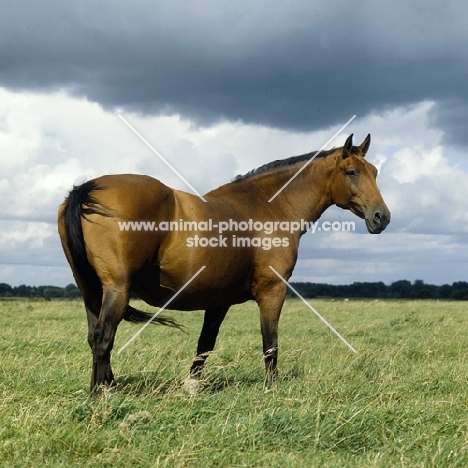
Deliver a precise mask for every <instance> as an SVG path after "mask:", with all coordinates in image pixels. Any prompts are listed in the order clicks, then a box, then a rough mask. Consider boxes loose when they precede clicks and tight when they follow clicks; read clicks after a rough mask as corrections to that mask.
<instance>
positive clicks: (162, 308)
mask: <svg viewBox="0 0 468 468" xmlns="http://www.w3.org/2000/svg"><path fill="white" fill-rule="evenodd" d="M205 268H206V265H203V266H202V267H201V268H200V269H199V270H198V271H197V272H196V273H195V274H194V275H193V276H192V277H191V278H190V279H189V280H188V281H187V282H186V283H185V284H184V285H183V286H182V287H181V288H180V289H179V290H178V291H177V292H176V293H175V294H174V295H173V296H172V297H171V298H170V299H169V300H168V301H167V302H166V303H165V304H164V305H163V306H162V307H161V308H160V309H159V310H158V311H157V312H156V313H155V314H154V315H153V316H152V317H151V318H150V319H149V320H148V321H147V322H146V323H145V324H144V325H143V326H142V327H141V328H140V329H139V330H138V331H137V332H136V333H135V334H134V335H133V336H132V337H131V338H130V339H129V340H128V341H127V342H126V343H125V344H124V345H123V346H122V347H121V348H120V349H119V350H118V351H117V354H120V353H121V352H122V351H123V350H124V349H125V348H126V347H127V346H128V345H129V344H130V343H131V342H132V341H133V340H134V339H135V338H136V337H137V336H138V335H139V334H140V333H141V332H142V331H143V330H144V329H145V328H146V327H147V326H148V325H149V324H150V323H151V322H152V321H153V320H154V319H155V318H156V317H157V316H158V315H159V314H160V313H161V312H162V311H163V310H164V309H165V308H166V307H167V306H168V305H169V304H170V303H171V302H172V301H173V300H174V299H175V298H176V297H177V296H178V295H179V294H180V293H181V292H182V291H183V290H184V289H185V288H186V287H187V286H188V285H189V284H190V283H191V282H192V281H193V280H194V279H195V278H196V277H197V276H198V275H199V274H200V273H201V272H202V271H203V270H204V269H205Z"/></svg>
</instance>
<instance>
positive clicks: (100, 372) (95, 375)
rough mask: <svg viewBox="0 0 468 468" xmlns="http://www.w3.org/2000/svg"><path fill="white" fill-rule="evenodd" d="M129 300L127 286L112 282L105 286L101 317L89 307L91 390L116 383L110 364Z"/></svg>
mask: <svg viewBox="0 0 468 468" xmlns="http://www.w3.org/2000/svg"><path fill="white" fill-rule="evenodd" d="M128 302H129V291H128V288H126V287H118V286H117V285H116V284H110V285H108V286H106V287H105V288H104V291H103V297H102V306H101V310H100V313H99V317H96V315H95V314H94V313H93V312H92V311H91V310H89V311H88V308H87V313H88V342H89V345H90V347H91V350H92V352H93V372H92V376H91V391H93V390H95V389H96V388H98V387H100V386H101V385H104V386H106V387H110V386H113V385H114V384H115V381H114V374H113V373H112V368H111V364H110V357H111V351H112V347H113V346H114V339H115V334H116V331H117V326H118V324H119V323H120V322H121V320H122V318H123V316H124V314H125V311H126V309H127V306H128Z"/></svg>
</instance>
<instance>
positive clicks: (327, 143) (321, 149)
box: [268, 115, 356, 203]
mask: <svg viewBox="0 0 468 468" xmlns="http://www.w3.org/2000/svg"><path fill="white" fill-rule="evenodd" d="M355 118H356V115H353V116H352V117H351V118H350V119H349V120H348V121H347V122H346V123H345V124H344V125H343V126H342V127H341V128H340V129H339V130H338V131H337V132H336V133H335V134H334V135H333V136H332V137H331V138H330V139H329V140H328V141H327V142H326V143H325V144H324V145H323V146H322V147H321V148H320V149H319V150H318V151H317V152H316V153H315V154H314V157H313V158H310V159H309V160H308V161H307V162H306V163H305V164H304V165H303V166H302V167H301V168H300V169H299V170H298V171H297V172H296V173H295V174H294V175H293V176H292V177H291V178H290V179H289V180H288V181H287V182H286V183H285V184H284V185H283V186H282V187H281V188H280V189H279V190H278V191H277V192H276V193H275V194H274V195H273V196H272V197H271V198H270V199H269V200H268V203H270V202H272V201H273V200H274V199H275V198H276V197H277V196H278V195H279V194H280V193H281V192H282V191H283V190H284V189H285V188H286V187H287V186H288V185H289V184H290V183H291V182H292V181H293V180H294V179H295V178H296V177H297V176H298V175H299V174H300V173H301V172H302V171H303V170H304V169H305V168H306V167H307V166H308V165H309V164H310V163H311V162H312V161H313V160H314V159H315V158H316V157H317V156H318V155H319V154H320V153H321V152H322V151H323V150H324V149H325V148H326V147H327V146H328V145H329V144H330V143H331V142H332V141H333V140H334V139H335V138H336V137H337V136H338V135H339V134H340V133H341V132H342V131H343V130H344V129H345V128H346V127H347V126H348V125H349V124H350V123H351V122H352V121H353V120H354V119H355Z"/></svg>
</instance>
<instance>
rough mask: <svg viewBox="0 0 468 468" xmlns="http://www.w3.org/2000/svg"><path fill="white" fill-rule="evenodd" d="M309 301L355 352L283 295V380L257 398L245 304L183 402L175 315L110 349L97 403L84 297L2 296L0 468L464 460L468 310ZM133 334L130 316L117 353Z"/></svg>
mask: <svg viewBox="0 0 468 468" xmlns="http://www.w3.org/2000/svg"><path fill="white" fill-rule="evenodd" d="M311 302H312V304H313V305H314V307H316V308H317V310H318V311H319V312H320V313H321V314H322V315H324V316H325V318H327V320H329V321H330V323H331V324H332V325H333V326H335V328H337V330H338V331H339V332H340V333H341V334H342V335H343V336H344V337H345V338H346V339H347V340H348V341H349V342H350V343H351V344H352V345H353V346H354V347H355V348H356V349H357V351H358V353H357V354H356V355H354V354H353V353H352V352H351V351H350V350H349V349H348V348H347V347H346V346H345V345H344V344H343V343H342V342H341V341H339V340H338V338H337V337H336V336H335V335H334V334H332V333H330V332H329V331H328V329H327V328H326V327H325V326H324V325H323V324H322V323H321V322H319V321H318V319H317V318H316V317H315V316H314V315H313V314H312V313H311V312H310V310H309V309H307V308H306V307H305V306H304V305H303V304H302V303H301V302H299V301H296V300H289V301H288V302H287V303H286V304H285V307H284V310H283V315H282V318H281V321H280V335H279V340H280V354H279V371H280V379H279V383H278V385H277V387H276V388H275V389H274V390H271V391H265V389H264V387H263V375H264V370H263V360H262V356H261V336H260V332H259V317H258V315H259V314H258V311H257V308H256V306H255V305H254V304H253V303H248V304H244V305H242V306H237V307H233V308H232V310H231V311H230V312H229V314H228V316H227V318H226V320H225V322H224V324H223V326H222V328H221V332H220V336H219V340H218V345H217V347H216V351H215V353H214V355H213V356H211V357H210V358H209V360H208V361H207V367H206V371H205V373H204V380H203V386H202V388H201V390H200V391H199V393H198V394H197V395H196V396H195V397H193V398H190V397H189V396H188V395H187V394H186V392H185V391H184V389H183V380H184V378H185V377H186V376H187V374H188V370H189V367H190V365H191V362H192V359H193V354H194V350H195V347H196V342H197V339H198V333H199V330H200V327H201V322H202V318H203V316H202V313H200V312H195V313H172V314H171V316H172V317H174V318H175V319H176V320H178V321H179V322H181V323H183V324H184V325H186V326H187V329H188V335H185V334H183V333H181V332H179V331H177V330H173V329H169V328H166V327H157V326H155V327H150V328H147V329H146V330H145V331H144V332H143V333H142V334H141V335H140V337H139V338H138V339H137V340H136V341H135V342H134V343H132V344H131V345H130V346H129V347H128V348H126V349H125V350H124V351H123V352H122V353H121V354H120V355H117V353H116V352H114V355H113V369H114V374H115V375H116V378H117V380H118V383H119V386H118V389H117V391H116V392H115V393H113V394H111V395H110V396H108V397H101V398H98V399H94V400H91V399H89V398H88V384H89V379H90V372H91V354H90V351H89V348H88V345H87V342H86V320H85V314H84V310H83V306H82V304H81V302H78V301H76V302H73V301H71V302H67V301H52V302H33V301H1V302H0V320H1V322H0V323H1V328H0V393H1V399H0V465H1V466H2V467H10V466H15V467H29V466H31V467H33V466H34V467H43V466H57V467H58V466H63V467H74V466H90V467H91V466H92V467H95V466H99V467H107V466H108V467H111V466H112V467H120V466H125V467H127V466H128V467H139V466H142V467H148V466H151V467H281V468H283V467H294V468H295V467H307V468H309V467H372V466H378V467H381V466H383V467H387V466H388V467H394V466H401V467H426V466H434V467H457V466H459V467H465V466H468V407H467V405H468V390H467V388H468V387H467V379H468V376H467V369H468V367H467V362H466V358H467V356H468V314H467V310H466V309H467V305H465V304H464V303H460V302H435V301H434V302H431V301H349V302H344V301H330V300H328V301H325V300H313V301H311ZM138 306H140V307H141V308H145V306H144V305H142V304H138ZM146 310H151V309H149V308H146ZM137 330H138V326H135V325H131V324H127V323H123V324H122V325H121V326H120V327H119V331H118V335H117V340H116V344H115V347H114V350H117V349H119V348H120V347H121V346H122V345H123V344H124V343H125V342H126V341H127V339H128V338H130V337H131V336H132V335H133V334H134V333H135V332H136V331H137Z"/></svg>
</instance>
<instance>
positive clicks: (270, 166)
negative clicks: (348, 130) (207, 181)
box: [232, 148, 336, 182]
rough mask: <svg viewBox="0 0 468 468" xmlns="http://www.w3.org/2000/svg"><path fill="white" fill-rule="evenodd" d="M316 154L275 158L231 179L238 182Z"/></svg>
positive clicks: (322, 156)
mask: <svg viewBox="0 0 468 468" xmlns="http://www.w3.org/2000/svg"><path fill="white" fill-rule="evenodd" d="M335 150H336V148H332V149H330V150H327V151H321V152H320V154H318V155H317V158H318V159H319V158H325V157H326V156H328V155H329V154H331V153H333V152H334V151H335ZM316 154H317V151H312V152H311V153H307V154H303V155H301V156H291V157H290V158H286V159H277V160H276V161H272V162H269V163H267V164H264V165H263V166H260V167H257V168H256V169H252V170H251V171H249V172H247V173H246V174H244V175H237V176H236V177H234V179H232V182H240V181H242V180H246V179H250V177H253V176H256V175H258V174H263V173H264V172H269V171H273V170H275V169H279V168H282V167H286V166H292V165H293V164H297V163H300V162H302V161H308V160H309V159H312V158H313V157H314V156H315V155H316Z"/></svg>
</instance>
